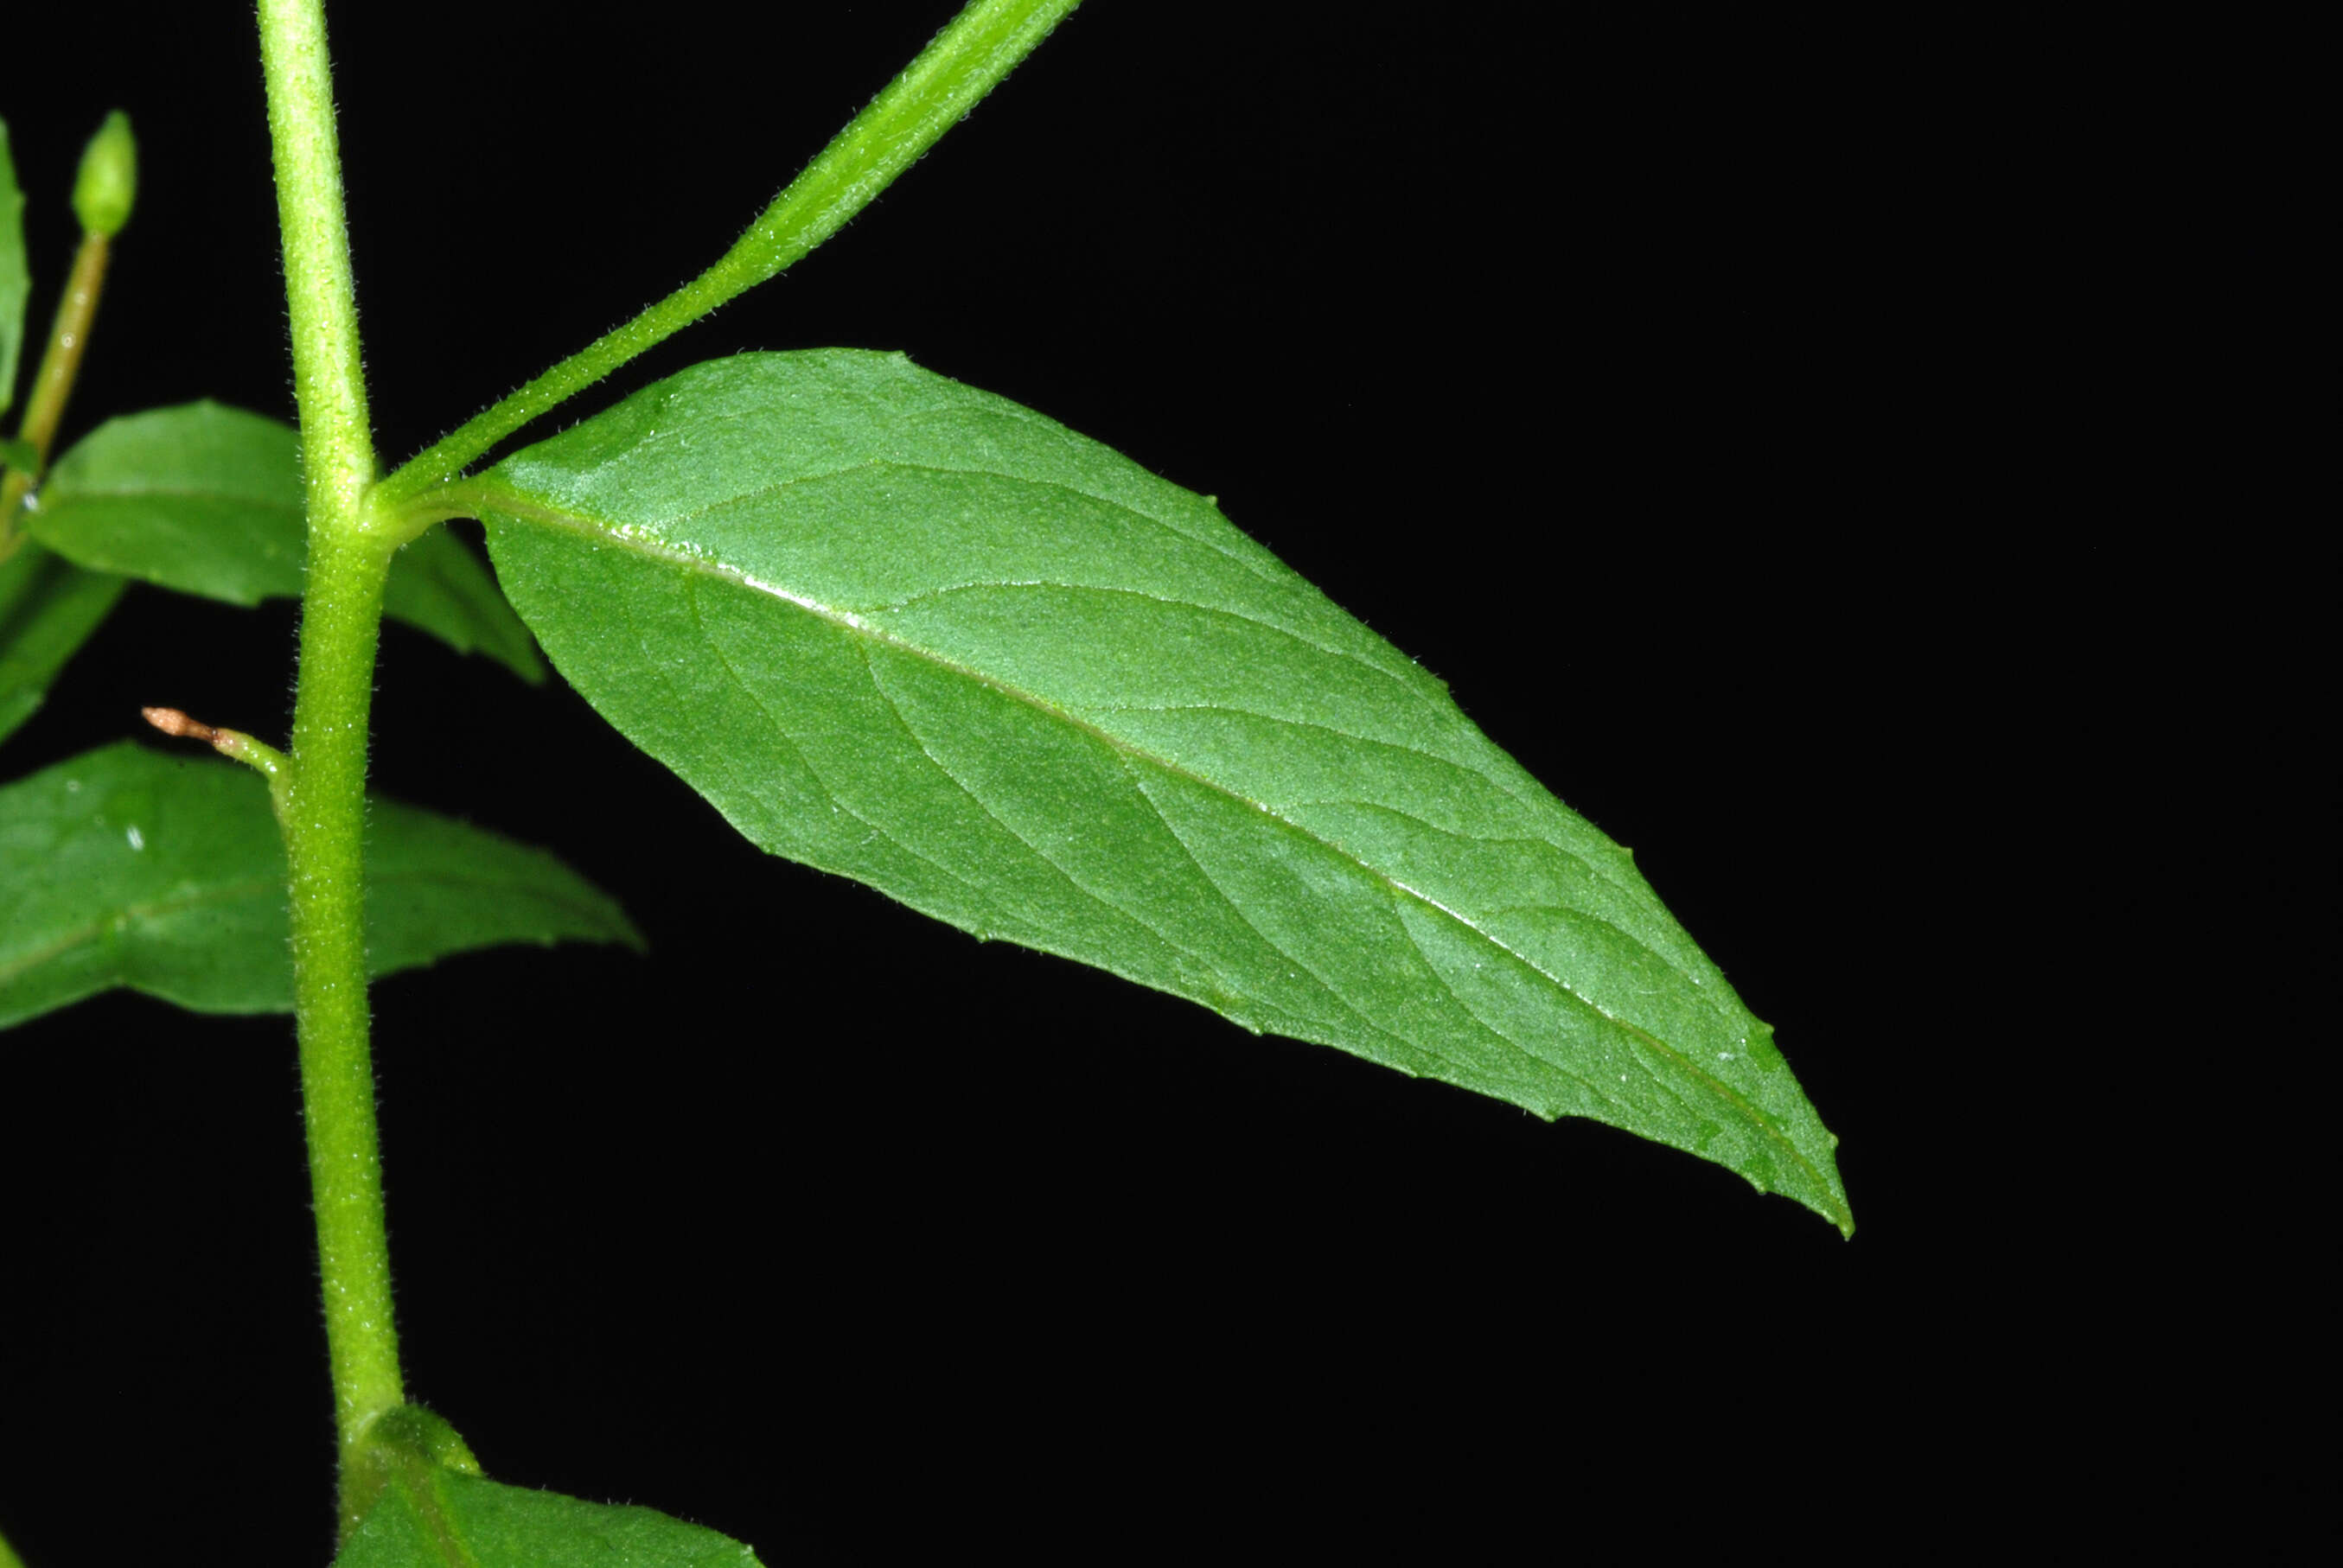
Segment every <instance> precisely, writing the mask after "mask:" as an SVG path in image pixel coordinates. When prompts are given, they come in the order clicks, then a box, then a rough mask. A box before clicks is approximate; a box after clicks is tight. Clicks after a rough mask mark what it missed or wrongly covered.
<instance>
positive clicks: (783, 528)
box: [475, 350, 1851, 1227]
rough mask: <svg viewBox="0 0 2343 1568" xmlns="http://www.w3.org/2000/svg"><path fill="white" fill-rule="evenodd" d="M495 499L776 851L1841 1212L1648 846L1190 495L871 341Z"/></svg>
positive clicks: (794, 358) (1832, 1214)
mask: <svg viewBox="0 0 2343 1568" xmlns="http://www.w3.org/2000/svg"><path fill="white" fill-rule="evenodd" d="M475 483H476V485H477V486H478V489H477V491H476V494H477V495H478V497H479V498H480V499H481V503H482V510H483V513H484V515H485V516H486V517H487V518H488V527H489V544H490V551H491V554H492V555H493V556H494V558H495V560H496V563H497V568H498V573H499V576H500V577H501V578H502V580H503V582H504V584H505V587H506V589H507V591H508V594H509V595H510V596H511V598H512V600H513V603H514V604H515V606H516V607H517V608H518V609H519V610H520V612H521V615H522V617H523V618H525V619H526V620H528V623H529V624H530V626H531V627H532V628H534V629H535V630H536V632H537V634H538V638H539V639H540V641H541V642H542V643H543V645H544V647H545V648H546V650H547V653H548V656H549V657H550V658H552V660H553V662H554V664H555V665H556V667H557V668H559V669H560V670H561V671H562V672H563V674H564V675H566V676H567V677H568V678H569V679H570V680H571V681H572V682H573V683H574V684H575V685H576V686H577V687H578V689H579V690H580V691H581V692H582V693H584V695H585V696H586V697H587V699H588V700H589V701H591V702H592V703H593V704H594V705H595V706H596V707H597V708H598V709H600V710H601V711H602V713H603V714H604V715H605V716H606V717H608V719H611V721H612V722H613V723H615V724H616V725H617V726H618V728H619V729H621V730H622V731H624V732H625V733H626V734H627V735H628V737H630V738H631V739H634V740H635V741H636V743H637V744H639V745H640V746H641V747H643V748H644V749H646V750H648V751H649V752H650V753H651V754H652V755H653V756H655V757H658V758H659V759H661V760H662V761H664V762H666V763H667V764H668V765H669V767H671V768H673V769H675V770H676V771H677V772H679V773H680V774H681V775H682V776H683V777H684V778H685V779H687V780H688V781H689V782H690V783H691V784H692V785H693V786H694V787H695V788H696V789H699V791H700V792H701V793H702V794H703V795H705V796H706V797H707V798H708V799H709V800H710V801H711V802H713V803H714V804H715V805H716V806H717V807H718V809H720V810H721V811H723V812H724V814H725V815H726V817H727V818H728V819H730V821H731V822H732V823H733V825H734V826H735V827H737V828H738V829H739V830H740V831H741V832H743V833H744V834H746V835H747V836H748V837H749V839H752V840H754V841H755V842H757V843H758V844H759V845H762V846H763V847H765V848H766V849H770V850H772V851H774V852H776V853H779V854H784V855H788V856H789V857H790V858H792V859H799V860H803V861H806V862H808V863H809V864H812V865H815V866H819V867H821V868H823V869H829V870H833V871H839V872H842V873H844V874H846V875H849V876H852V877H855V878H858V879H861V880H863V881H866V882H869V883H870V884H872V885H874V886H876V887H878V888H880V889H882V890H885V891H887V892H888V893H890V894H892V895H893V896H894V897H896V898H898V899H900V900H903V901H904V902H906V903H909V904H910V905H911V906H913V907H914V908H916V909H919V910H924V911H925V912H927V913H929V914H930V915H934V916H936V917H937V918H939V919H941V920H949V921H950V922H951V923H952V924H954V925H956V926H959V927H960V928H961V929H963V930H970V931H973V932H976V933H978V934H980V935H981V936H986V937H1000V938H1004V939H1007V940H1013V941H1018V942H1022V943H1025V944H1026V945H1028V946H1031V947H1035V948H1039V949H1041V950H1045V951H1049V952H1054V953H1060V954H1063V955H1065V956H1067V957H1070V958H1074V959H1078V960H1082V961H1084V962H1087V963H1091V964H1096V965H1098V966H1100V967H1101V968H1103V969H1107V970H1112V971H1113V972H1115V973H1117V974H1120V975H1123V976H1125V977H1127V978H1129V979H1131V980H1136V981H1138V982H1140V983H1141V984H1144V985H1149V986H1153V987H1157V988H1159V989H1161V990H1168V991H1172V992H1175V993H1177V994H1179V995H1182V996H1185V997H1190V998H1192V999H1193V1000H1197V1001H1200V1002H1202V1003H1204V1004H1205V1005H1207V1006H1209V1007H1212V1008H1213V1009H1215V1010H1218V1011H1220V1012H1222V1013H1223V1014H1225V1015H1226V1016H1228V1017H1229V1018H1231V1019H1232V1020H1235V1021H1237V1022H1238V1023H1240V1024H1242V1025H1244V1026H1245V1027H1247V1028H1250V1029H1253V1030H1274V1031H1275V1032H1277V1033H1280V1034H1285V1035H1291V1036H1294V1037H1296V1038H1299V1039H1302V1040H1316V1041H1320V1042H1322V1043H1326V1044H1330V1045H1335V1046H1339V1047H1341V1048H1342V1049H1344V1050H1351V1051H1353V1052H1355V1053H1357V1054H1359V1055H1361V1056H1364V1057H1367V1058H1369V1059H1371V1060H1376V1061H1380V1062H1383V1063H1384V1064H1386V1065H1389V1066H1391V1067H1394V1068H1397V1069H1399V1070H1402V1071H1403V1072H1408V1073H1414V1074H1422V1075H1423V1076H1426V1077H1432V1078H1438V1079H1443V1080H1445V1081H1448V1082H1451V1083H1456V1084H1461V1085H1463V1086H1465V1087H1467V1088H1471V1089H1474V1090H1478V1091H1483V1092H1484V1093H1488V1094H1492V1095H1495V1096H1497V1097H1498V1098H1501V1099H1503V1100H1507V1101H1512V1102H1513V1103H1515V1104H1518V1105H1522V1106H1525V1107H1527V1108H1529V1109H1530V1110H1533V1111H1536V1112H1538V1113H1539V1114H1540V1115H1543V1116H1547V1117H1554V1116H1564V1115H1570V1116H1587V1117H1593V1118H1594V1119H1596V1120H1599V1121H1606V1122H1609V1123H1611V1124H1613V1125H1614V1126H1618V1127H1623V1128H1626V1129H1628V1130H1630V1131H1635V1132H1638V1133H1642V1134H1643V1135H1644V1136H1646V1137H1650V1138H1654V1139H1657V1140H1659V1141H1663V1142H1666V1143H1670V1144H1674V1145H1675V1146H1677V1147H1679V1148H1683V1149H1686V1150H1690V1151H1695V1152H1698V1153H1701V1154H1704V1155H1705V1156H1706V1157H1708V1158H1709V1159H1712V1160H1715V1161H1718V1162H1720V1163H1722V1164H1724V1165H1726V1166H1728V1167H1730V1168H1731V1169H1733V1170H1735V1171H1739V1172H1740V1173H1741V1174H1742V1175H1744V1176H1745V1177H1746V1178H1748V1179H1749V1180H1750V1181H1752V1182H1754V1183H1755V1184H1756V1185H1757V1186H1759V1187H1760V1188H1762V1189H1764V1190H1766V1191H1781V1192H1785V1193H1787V1194H1789V1195H1790V1196H1792V1197H1794V1198H1795V1199H1796V1200H1798V1201H1801V1202H1803V1203H1805V1204H1806V1205H1808V1206H1809V1207H1811V1208H1813V1209H1814V1210H1815V1211H1817V1212H1819V1213H1822V1214H1823V1215H1825V1217H1827V1218H1829V1219H1831V1220H1832V1221H1834V1222H1835V1223H1838V1224H1840V1225H1841V1226H1843V1227H1845V1226H1847V1225H1849V1224H1850V1223H1851V1221H1849V1220H1848V1216H1847V1208H1846V1200H1845V1193H1844V1191H1843V1190H1842V1188H1841V1186H1840V1184H1839V1181H1838V1177H1837V1174H1836V1171H1835V1165H1834V1162H1833V1159H1832V1154H1831V1150H1832V1143H1833V1141H1832V1139H1831V1137H1830V1135H1829V1134H1828V1133H1827V1132H1826V1131H1825V1130H1824V1129H1823V1126H1822V1124H1821V1122H1820V1121H1818V1120H1817V1119H1816V1117H1815V1112H1814V1111H1813V1109H1812V1108H1811V1107H1810V1106H1809V1105H1808V1104H1807V1103H1806V1101H1805V1097H1804V1095H1803V1094H1802V1093H1801V1092H1800V1091H1799V1089H1798V1086H1797V1084H1796V1082H1795V1079H1794V1078H1793V1077H1792V1075H1791V1073H1790V1070H1789V1069H1788V1067H1787V1066H1786V1064H1785V1062H1784V1061H1783V1060H1782V1057H1781V1055H1780V1053H1779V1052H1778V1051H1777V1050H1775V1048H1774V1045H1773V1041H1772V1039H1771V1031H1770V1030H1768V1029H1767V1027H1766V1026H1765V1024H1763V1023H1760V1022H1759V1021H1758V1020H1756V1019H1755V1018H1753V1017H1752V1016H1750V1014H1749V1012H1748V1011H1747V1010H1746V1009H1745V1008H1744V1007H1743V1006H1742V1004H1741V1002H1740V1000H1739V999H1738V998H1737V997H1735V995H1734V993H1733V990H1732V989H1731V988H1730V987H1729V986H1728V985H1726V984H1725V979H1724V977H1723V976H1722V975H1721V974H1720V973H1719V972H1718V971H1717V970H1716V968H1715V965H1714V964H1712V963H1710V962H1709V960H1707V959H1706V958H1705V957H1704V955H1703V954H1702V953H1701V952H1700V950H1699V949H1698V948H1697V947H1695V946H1694V944H1693V942H1692V940H1690V939H1689V938H1688V937H1687V936H1686V935H1685V934H1684V931H1683V930H1682V929H1681V928H1680V927H1678V926H1677V924H1676V923H1675V921H1674V920H1673V919H1672V918H1671V917H1670V916H1669V915H1668V913H1667V911H1666V910H1664V908H1662V906H1661V904H1660V901H1659V900H1658V899H1657V897H1656V896H1654V893H1653V891H1652V890H1651V889H1650V888H1649V887H1648V886H1647V885H1646V884H1645V883H1644V879H1642V878H1641V877H1640V876H1639V875H1638V874H1637V873H1636V871H1635V870H1634V867H1633V865H1632V864H1631V863H1630V861H1629V858H1628V855H1627V853H1626V851H1625V850H1624V849H1620V848H1619V847H1618V846H1617V845H1615V844H1614V843H1613V842H1611V841H1610V840H1609V839H1606V838H1604V836H1603V834H1602V833H1600V832H1599V831H1597V830H1596V829H1594V828H1593V827H1592V826H1591V825H1589V824H1588V823H1587V822H1585V821H1584V819H1581V818H1579V817H1577V816H1576V815H1574V814H1573V813H1572V812H1571V811H1569V810H1568V809H1565V808H1564V806H1563V805H1562V804H1561V803H1560V802H1559V801H1557V800H1555V799H1554V797H1553V796H1551V795H1550V794H1548V793H1547V792H1546V791H1545V790H1544V789H1543V788H1541V787H1540V786H1539V785H1538V783H1537V782H1536V780H1534V779H1532V778H1530V777H1529V775H1528V774H1527V773H1526V772H1524V771H1523V769H1522V768H1521V767H1520V766H1519V765H1518V764H1517V763H1515V762H1514V761H1513V759H1511V758H1509V757H1507V756H1506V755H1505V754H1504V753H1503V752H1502V751H1500V750H1499V749H1497V748H1496V747H1495V746H1494V745H1493V744H1492V743H1491V742H1490V741H1489V740H1488V739H1486V738H1485V737H1484V736H1483V735H1482V734H1481V733H1480V731H1479V730H1477V729H1474V728H1473V725H1472V724H1471V723H1470V722H1469V721H1468V720H1467V719H1465V718H1464V716H1463V713H1462V712H1461V711H1459V710H1458V709H1457V707H1456V705H1455V704H1454V703H1453V701H1452V700H1450V699H1449V696H1448V693H1447V690H1446V689H1445V688H1444V687H1443V685H1442V684H1441V683H1440V682H1439V681H1438V680H1436V679H1434V678H1432V677H1431V676H1430V675H1427V674H1426V673H1425V672H1424V671H1423V670H1422V669H1420V668H1417V667H1416V666H1415V665H1414V664H1413V662H1411V661H1410V660H1409V659H1408V658H1405V657H1404V656H1403V655H1402V654H1400V653H1399V652H1398V651H1397V650H1395V649H1393V648H1392V647H1391V646H1390V645H1389V644H1387V643H1385V642H1384V641H1383V639H1382V638H1378V637H1376V636H1375V635H1374V634H1373V633H1372V632H1371V631H1369V630H1368V629H1367V628H1365V627H1363V626H1362V625H1361V624H1359V623H1358V622H1357V621H1356V620H1354V619H1353V618H1351V617H1349V616H1347V615H1345V614H1344V613H1343V612H1342V610H1340V609H1339V608H1336V607H1335V606H1334V605H1332V603H1330V602H1329V601H1328V600H1327V599H1326V598H1325V597H1324V596H1323V595H1322V594H1320V593H1319V592H1318V591H1317V590H1316V589H1314V588H1312V587H1311V586H1310V585H1309V584H1308V583H1306V582H1304V581H1302V579H1301V578H1299V577H1297V576H1295V575H1294V574H1293V573H1292V571H1290V570H1288V569H1287V568H1285V567H1283V566H1282V565H1281V564H1280V563H1279V562H1278V561H1277V560H1276V559H1275V558H1273V557H1272V556H1271V555H1270V554H1269V553H1268V552H1267V551H1266V550H1264V549H1262V548H1261V547H1260V546H1258V545H1256V544H1254V543H1253V542H1252V540H1250V539H1248V538H1245V537H1244V536H1243V535H1242V534H1241V533H1239V532H1238V531H1237V530H1236V529H1235V528H1232V526H1230V524H1229V523H1228V521H1227V520H1226V519H1225V518H1222V516H1221V515H1220V513H1219V512H1218V510H1217V509H1216V508H1214V507H1213V506H1212V503H1211V502H1209V501H1207V500H1205V499H1203V498H1201V497H1198V496H1195V495H1192V494H1191V493H1189V492H1187V491H1185V490H1182V489H1180V488H1179V487H1176V486H1173V485H1170V484H1167V483H1165V482H1164V481H1162V480H1161V479H1158V478H1156V477H1154V476H1152V475H1151V474H1149V473H1148V472H1147V471H1146V470H1144V469H1143V468H1141V467H1138V466H1137V465H1136V464H1133V463H1131V461H1129V460H1128V459H1126V458H1123V457H1120V456H1118V455H1116V454H1115V453H1113V452H1111V451H1109V450H1108V449H1106V448H1105V447H1100V446H1098V445H1096V444H1095V443H1092V442H1090V441H1088V440H1085V439H1083V438H1082V437H1079V436H1076V435H1074V434H1072V433H1071V432H1070V431H1068V430H1066V429H1064V428H1063V427H1061V426H1058V425H1055V424H1053V423H1051V421H1049V420H1047V419H1044V418H1042V417H1040V416H1038V415H1036V414H1033V413H1031V411H1029V410H1026V409H1023V408H1021V407H1017V406H1016V405H1014V404H1011V403H1008V402H1006V401H1004V400H1002V399H1001V398H998V397H991V396H990V395H988V394H985V393H981V392H978V391H975V390H973V389H971V388H969V387H961V386H959V385H957V384H955V383H953V382H950V381H947V380H945V379H943V378H942V377H937V376H932V375H930V374H928V373H927V372H925V371H922V370H920V369H919V368H917V367H914V366H912V365H911V364H910V362H909V361H907V360H905V359H904V358H902V357H900V356H890V355H878V354H868V353H860V352H852V351H844V350H830V351H820V352H811V353H803V354H790V355H745V356H741V357H738V358H734V359H728V360H720V361H716V362H713V363H710V364H707V365H703V366H699V367H695V368H693V369H691V370H688V371H686V372H684V373H682V374H681V375H679V376H676V377H671V378H670V379H669V380H667V381H665V382H662V383H660V384H659V385H657V386H654V387H649V388H647V389H646V390H644V391H643V392H641V393H639V394H638V395H637V396H636V397H632V398H630V399H628V401H627V402H625V403H624V404H621V405H620V406H619V407H616V408H614V409H611V410H610V411H608V413H605V414H603V415H602V416H600V417H598V418H595V419H593V420H590V421H588V422H587V423H586V424H584V425H581V426H579V427H577V428H575V429H572V430H569V431H568V432H565V433H564V434H562V435H559V436H557V437H553V438H552V439H550V440H548V441H546V442H544V443H542V444H541V445H538V446H537V447H530V448H528V450H526V451H523V452H521V453H518V454H517V455H515V456H514V457H511V458H509V459H508V460H507V461H506V462H504V463H503V464H501V465H499V466H498V467H497V468H495V469H493V470H491V471H490V472H489V473H488V475H485V476H483V477H482V478H481V479H480V480H478V481H476V482H475Z"/></svg>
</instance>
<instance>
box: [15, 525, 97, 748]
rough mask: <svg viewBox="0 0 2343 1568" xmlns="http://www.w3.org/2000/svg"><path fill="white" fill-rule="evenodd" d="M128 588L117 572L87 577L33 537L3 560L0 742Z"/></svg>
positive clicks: (44, 693) (31, 711)
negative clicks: (35, 541)
mask: <svg viewBox="0 0 2343 1568" xmlns="http://www.w3.org/2000/svg"><path fill="white" fill-rule="evenodd" d="M124 586H125V585H124V583H123V580H122V579H121V578H118V577H116V576H115V575H114V574H112V573H111V572H93V571H85V570H84V569H83V568H80V567H77V566H75V565H74V564H73V563H72V562H71V561H65V560H60V559H58V558H56V557H55V556H54V555H51V554H50V553H49V552H48V551H47V550H45V549H43V548H41V547H40V546H39V545H37V544H35V543H34V542H33V541H32V540H31V539H25V540H23V541H21V542H20V543H19V544H18V545H17V547H16V553H15V555H12V556H10V557H9V558H7V559H6V560H5V561H0V740H5V739H7V738H8V737H9V736H10V735H12V734H14V733H15V730H16V727H17V726H18V725H21V724H22V723H24V722H25V720H26V719H30V718H31V717H32V716H33V714H34V711H35V709H38V708H39V707H40V706H41V699H43V698H45V697H46V696H47V695H48V690H49V683H50V682H51V681H52V680H54V679H55V678H56V674H57V671H58V670H60V669H62V668H65V660H67V659H69V658H72V657H73V656H74V653H75V650H76V649H78V648H80V647H81V645H82V644H83V643H85V642H86V641H88V640H89V635H90V633H92V632H94V631H96V629H97V628H98V624H99V623H100V622H101V621H103V620H105V619H106V614H107V612H109V611H110V610H112V609H113V608H114V601H115V600H116V599H118V598H121V597H122V589H123V588H124Z"/></svg>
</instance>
